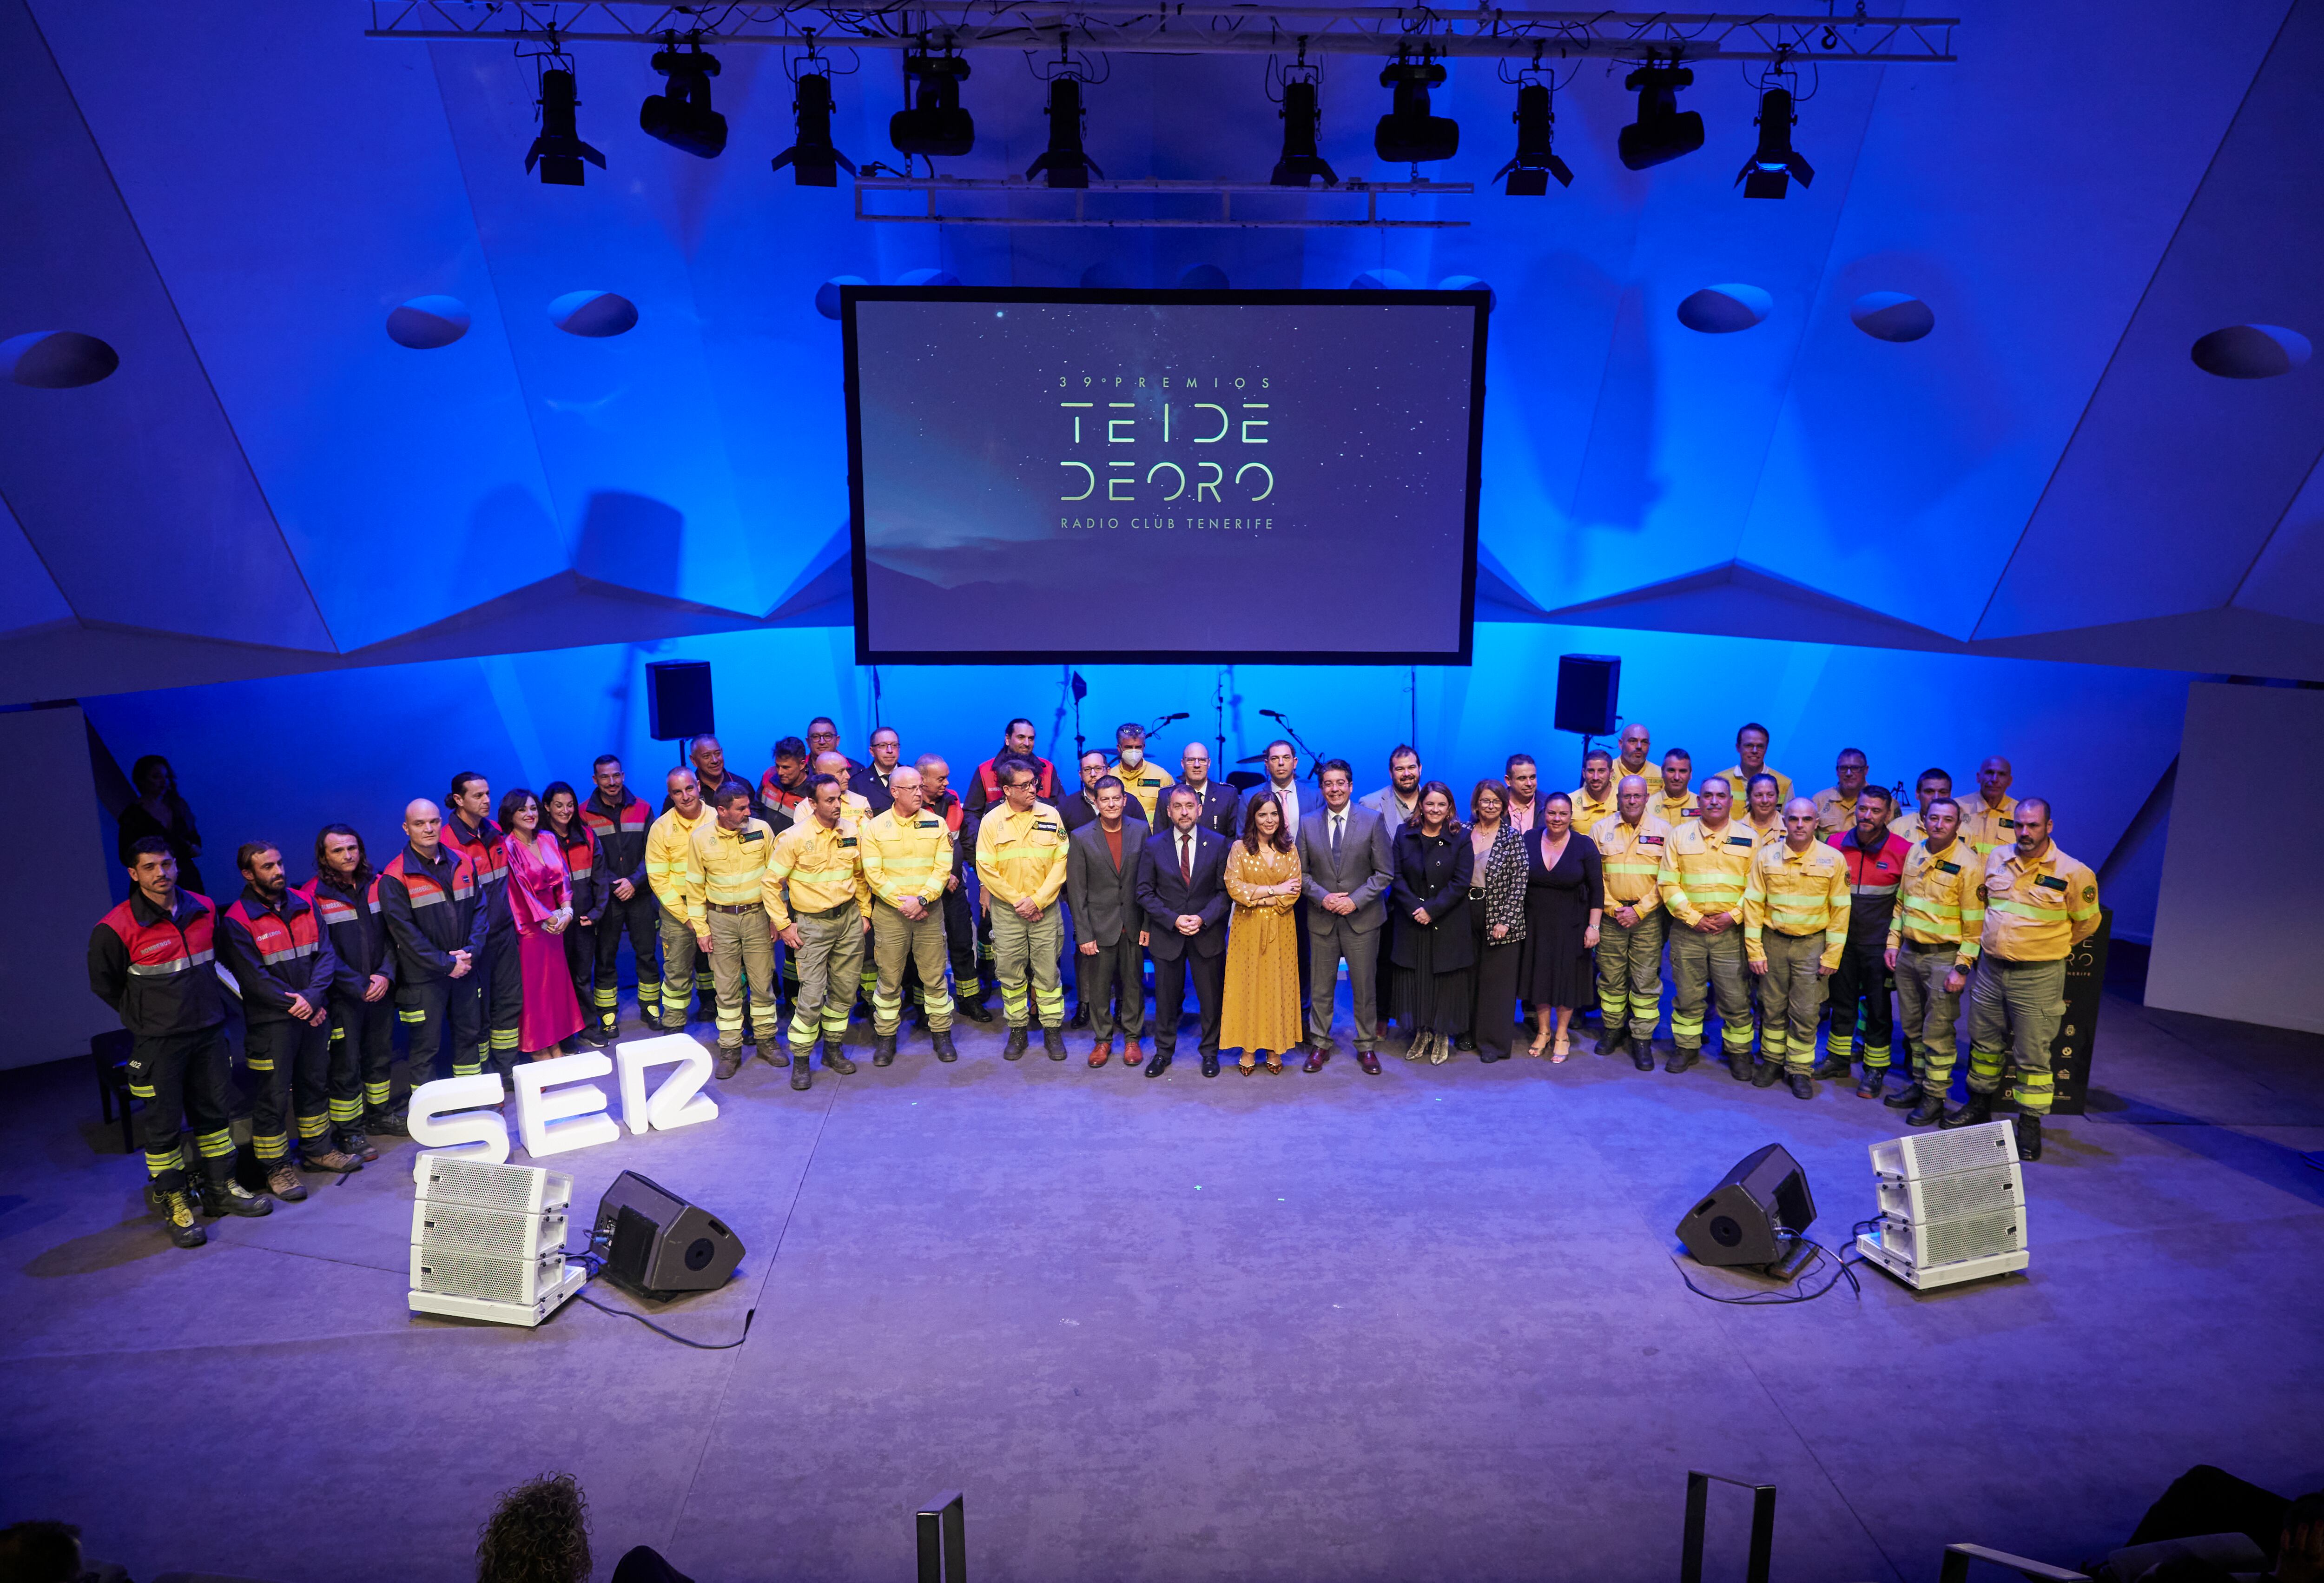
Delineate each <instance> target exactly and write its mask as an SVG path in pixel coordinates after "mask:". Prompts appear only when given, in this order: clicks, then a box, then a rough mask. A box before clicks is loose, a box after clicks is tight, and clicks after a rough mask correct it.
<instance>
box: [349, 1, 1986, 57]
mask: <svg viewBox="0 0 2324 1583" xmlns="http://www.w3.org/2000/svg"><path fill="white" fill-rule="evenodd" d="M371 9H372V25H371V26H370V27H369V28H368V29H367V30H365V32H364V36H365V37H366V38H374V39H414V40H419V39H432V40H466V41H471V42H489V43H502V44H516V43H534V44H541V45H549V44H565V43H645V42H650V41H652V40H655V39H658V38H660V37H661V36H663V35H664V34H666V33H670V32H676V33H678V34H679V35H680V36H689V35H695V34H698V35H699V36H700V37H701V40H702V42H704V43H705V44H713V43H715V44H720V45H742V44H749V45H775V46H778V47H780V48H786V49H797V50H805V49H807V48H809V47H811V46H824V47H830V46H835V45H839V44H849V45H853V46H855V47H857V48H867V47H869V48H879V49H897V50H902V49H925V48H930V47H934V48H938V49H954V50H1055V51H1074V50H1084V51H1121V52H1126V53H1136V54H1163V55H1216V54H1295V53H1297V52H1299V51H1306V52H1308V53H1311V54H1358V55H1395V54H1397V53H1400V52H1409V53H1411V54H1414V55H1430V56H1437V57H1443V56H1490V57H1500V58H1503V59H1512V60H1537V61H1540V62H1542V63H1545V64H1546V63H1549V62H1553V61H1557V60H1574V59H1577V58H1582V57H1591V56H1595V57H1600V58H1606V59H1612V60H1644V59H1645V58H1646V56H1648V55H1649V54H1652V55H1657V56H1662V57H1665V58H1677V59H1682V60H1695V61H1702V60H1737V61H1774V62H1784V63H1788V64H1798V65H1806V64H1810V63H1813V64H1816V65H1826V66H1829V65H1838V64H1846V63H1849V62H1855V63H1858V64H1864V65H1881V66H1904V65H1926V64H1947V63H1950V62H1951V61H1953V60H1955V59H1956V57H1955V56H1954V54H1953V47H1952V30H1953V29H1954V28H1956V27H1958V26H1959V25H1960V19H1959V18H1958V17H1950V16H1941V17H1931V16H1920V17H1878V16H1866V17H1857V16H1847V15H1835V16H1812V15H1807V16H1779V15H1773V14H1766V13H1752V14H1744V13H1727V12H1685V13H1679V12H1661V11H1656V12H1643V11H1641V12H1629V11H1532V10H1502V9H1498V8H1493V7H1484V6H1462V7H1457V8H1453V9H1446V10H1439V9H1435V8H1433V7H1427V6H1391V5H1281V6H1268V5H1225V4H1211V5H1200V4H1188V3H1187V0H1170V3H1169V4H1167V5H1155V4H1148V5H1120V4H1097V5H1073V6H1065V5H1059V4H1057V3H1056V0H970V3H969V4H966V5H961V6H959V7H957V8H955V9H952V10H948V11H942V12H938V11H932V10H929V9H928V8H927V6H926V5H919V4H915V5H902V4H888V3H884V0H881V3H875V4H872V5H865V6H854V7H850V6H838V5H741V4H736V5H656V4H652V3H650V0H586V3H582V4H571V5H540V4H532V3H530V0H372V8H371Z"/></svg>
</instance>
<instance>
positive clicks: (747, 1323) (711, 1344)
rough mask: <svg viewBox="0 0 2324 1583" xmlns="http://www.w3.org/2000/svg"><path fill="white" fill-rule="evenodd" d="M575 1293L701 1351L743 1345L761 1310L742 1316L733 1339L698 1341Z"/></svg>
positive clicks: (602, 1309) (597, 1306)
mask: <svg viewBox="0 0 2324 1583" xmlns="http://www.w3.org/2000/svg"><path fill="white" fill-rule="evenodd" d="M574 1295H575V1297H576V1298H577V1299H578V1300H579V1301H583V1302H586V1303H587V1304H588V1305H589V1306H590V1307H591V1308H593V1309H595V1310H597V1311H598V1312H600V1313H606V1314H617V1315H619V1316H620V1317H621V1318H622V1319H635V1320H636V1321H637V1322H638V1323H639V1324H641V1325H643V1326H644V1327H645V1328H647V1329H649V1330H651V1331H652V1332H653V1333H654V1334H655V1335H657V1336H667V1337H669V1338H670V1339H671V1340H672V1341H675V1342H678V1344H679V1345H680V1346H683V1347H694V1348H695V1349H696V1351H700V1352H726V1351H731V1350H732V1349H733V1348H734V1347H740V1346H742V1343H743V1342H745V1341H748V1340H749V1339H750V1338H751V1321H752V1319H757V1318H758V1317H759V1310H757V1309H752V1310H750V1311H749V1312H748V1313H746V1314H744V1315H743V1316H742V1334H741V1335H740V1336H737V1337H735V1338H734V1339H733V1340H732V1341H696V1339H695V1338H693V1337H691V1336H681V1335H679V1334H678V1332H677V1331H675V1330H671V1329H667V1328H664V1327H662V1326H660V1325H657V1324H655V1323H654V1322H653V1321H652V1320H651V1319H648V1318H646V1317H645V1315H643V1314H633V1313H632V1312H631V1311H630V1310H627V1309H624V1308H609V1307H607V1306H606V1305H605V1304H604V1303H602V1302H599V1301H597V1300H596V1299H595V1298H594V1297H592V1296H590V1295H589V1294H588V1293H587V1292H586V1291H581V1292H576V1293H575V1294H574Z"/></svg>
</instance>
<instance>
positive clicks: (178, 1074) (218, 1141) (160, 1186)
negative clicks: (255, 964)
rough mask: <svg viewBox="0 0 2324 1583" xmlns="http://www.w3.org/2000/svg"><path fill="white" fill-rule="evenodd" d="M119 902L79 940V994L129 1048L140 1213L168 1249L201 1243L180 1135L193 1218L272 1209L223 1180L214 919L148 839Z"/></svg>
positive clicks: (132, 853) (227, 1132)
mask: <svg viewBox="0 0 2324 1583" xmlns="http://www.w3.org/2000/svg"><path fill="white" fill-rule="evenodd" d="M129 879H130V884H131V887H132V888H131V890H130V893H129V899H128V900H127V901H125V902H124V903H121V905H120V906H118V907H115V909H113V911H112V912H107V913H106V915H105V916H104V917H103V918H101V919H99V920H98V921H97V927H96V928H95V929H94V930H90V931H89V937H88V986H89V988H91V989H93V990H95V991H96V992H97V999H99V1000H101V1001H103V1002H104V1003H105V1004H107V1005H109V1006H111V1007H112V1008H113V1009H114V1010H115V1012H118V1013H119V1014H121V1025H122V1026H123V1027H124V1028H126V1029H128V1030H129V1032H130V1035H131V1037H132V1039H133V1040H134V1043H133V1044H132V1045H131V1047H130V1052H129V1092H130V1093H131V1094H133V1095H134V1096H135V1097H137V1098H139V1099H141V1100H143V1102H144V1108H143V1110H141V1111H139V1112H138V1113H137V1125H138V1131H139V1134H140V1137H141V1140H142V1142H143V1144H144V1148H145V1174H146V1177H147V1187H146V1193H145V1201H146V1202H147V1203H149V1204H151V1205H152V1207H153V1208H155V1209H157V1210H159V1211H160V1212H161V1220H162V1224H163V1225H165V1226H167V1227H169V1230H170V1240H171V1242H174V1243H176V1244H177V1245H179V1246H180V1247H199V1246H201V1245H202V1244H203V1243H205V1242H207V1241H208V1240H209V1239H208V1237H207V1236H204V1235H203V1234H202V1227H201V1223H200V1222H199V1221H198V1220H197V1219H196V1218H195V1217H194V1210H195V1199H194V1195H193V1194H192V1193H191V1192H190V1191H189V1186H188V1182H187V1179H186V1155H185V1150H184V1148H183V1147H182V1146H181V1143H180V1138H179V1133H180V1128H181V1127H183V1126H184V1125H188V1124H190V1125H191V1126H192V1128H193V1133H194V1148H195V1150H196V1151H197V1152H198V1153H199V1154H200V1156H201V1162H202V1179H203V1186H202V1188H201V1191H200V1208H201V1210H202V1212H203V1213H204V1214H207V1215H210V1216H213V1217H215V1216H218V1215H263V1214H265V1213H266V1212H267V1211H269V1210H270V1209H272V1208H274V1206H273V1205H272V1203H270V1202H269V1201H268V1200H266V1199H262V1198H260V1197H258V1196H257V1195H255V1194H254V1193H252V1192H250V1191H248V1190H245V1189H244V1187H243V1186H242V1184H241V1183H239V1182H237V1181H235V1180H234V1134H233V1132H232V1130H231V1128H230V1126H229V1125H228V1116H229V1106H230V1104H231V1102H232V1097H233V1096H232V1091H231V1084H232V1079H231V1078H229V1077H228V1076H227V1075H226V992H225V991H224V990H223V989H221V988H220V987H219V986H218V978H217V972H216V971H215V970H214V969H213V967H212V963H213V961H214V959H215V958H214V952H215V950H216V945H215V936H214V934H213V930H214V929H215V928H216V925H217V909H216V908H214V907H213V906H211V905H210V902H209V898H208V897H207V896H198V895H195V894H194V893H192V892H190V891H181V890H180V889H179V888H178V860H177V859H176V858H174V857H172V856H171V855H170V844H169V843H168V842H167V841H165V840H163V839H162V838H161V837H159V836H147V837H144V838H142V839H140V840H136V841H133V842H132V843H130V847H129Z"/></svg>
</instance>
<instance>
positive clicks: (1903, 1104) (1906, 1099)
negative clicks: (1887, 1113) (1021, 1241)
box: [1880, 1072, 1921, 1110]
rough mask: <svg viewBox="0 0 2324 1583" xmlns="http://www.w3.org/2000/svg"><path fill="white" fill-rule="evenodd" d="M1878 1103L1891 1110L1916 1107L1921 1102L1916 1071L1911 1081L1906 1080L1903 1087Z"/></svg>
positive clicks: (1919, 1080)
mask: <svg viewBox="0 0 2324 1583" xmlns="http://www.w3.org/2000/svg"><path fill="white" fill-rule="evenodd" d="M1880 1103H1881V1104H1883V1105H1885V1106H1887V1107H1888V1108H1889V1109H1891V1110H1913V1109H1917V1108H1918V1107H1919V1106H1920V1103H1921V1078H1920V1074H1918V1073H1917V1072H1916V1073H1914V1075H1913V1078H1912V1080H1911V1081H1909V1082H1907V1083H1906V1084H1905V1085H1904V1087H1903V1088H1899V1089H1897V1090H1896V1091H1895V1093H1894V1094H1891V1095H1889V1096H1888V1097H1886V1099H1883V1100H1882V1101H1881V1102H1880Z"/></svg>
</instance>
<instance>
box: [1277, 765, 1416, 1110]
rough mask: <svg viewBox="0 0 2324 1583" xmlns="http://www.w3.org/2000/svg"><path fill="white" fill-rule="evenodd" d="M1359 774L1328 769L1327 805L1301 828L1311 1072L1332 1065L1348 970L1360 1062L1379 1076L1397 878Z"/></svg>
mask: <svg viewBox="0 0 2324 1583" xmlns="http://www.w3.org/2000/svg"><path fill="white" fill-rule="evenodd" d="M1355 790H1356V773H1355V771H1353V770H1351V769H1350V768H1349V767H1348V763H1347V761H1346V760H1345V759H1337V758H1335V759H1327V760H1325V761H1324V764H1323V807H1321V808H1319V809H1317V810H1315V811H1314V812H1313V813H1311V814H1309V815H1308V816H1307V817H1306V818H1305V819H1301V820H1300V821H1299V868H1300V873H1301V874H1302V875H1304V876H1305V877H1304V879H1303V880H1302V882H1301V886H1300V888H1301V890H1302V891H1303V892H1304V893H1305V895H1306V898H1307V907H1306V912H1307V929H1306V937H1307V958H1308V971H1309V975H1310V982H1311V983H1312V985H1313V986H1314V988H1313V990H1312V991H1311V993H1310V995H1309V998H1308V1006H1307V1070H1309V1071H1311V1072H1320V1071H1322V1070H1323V1063H1324V1062H1325V1061H1327V1060H1331V1059H1332V1048H1333V1047H1332V1010H1333V1001H1334V1000H1336V999H1337V998H1338V990H1339V977H1340V964H1341V962H1342V961H1345V962H1346V963H1347V964H1348V992H1349V995H1350V996H1351V998H1352V1000H1353V1001H1354V1003H1355V1004H1354V1007H1353V1011H1354V1017H1355V1024H1356V1060H1357V1061H1358V1062H1359V1063H1360V1065H1361V1066H1362V1067H1363V1069H1364V1070H1366V1071H1367V1072H1369V1073H1370V1074H1372V1075H1373V1076H1374V1077H1378V1076H1379V1069H1380V1066H1379V1055H1378V1054H1377V1053H1375V1052H1376V1051H1378V1050H1379V928H1380V925H1381V924H1382V923H1384V922H1386V921H1388V904H1387V903H1385V902H1384V901H1382V900H1381V898H1382V897H1383V896H1385V895H1386V894H1387V893H1388V884H1389V882H1390V881H1391V880H1392V879H1394V878H1395V870H1394V868H1393V867H1392V866H1390V857H1389V852H1388V821H1387V820H1385V819H1381V818H1380V816H1379V814H1377V813H1375V812H1373V811H1372V810H1370V809H1369V808H1360V807H1358V806H1357V805H1356V802H1355V801H1354V798H1355Z"/></svg>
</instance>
